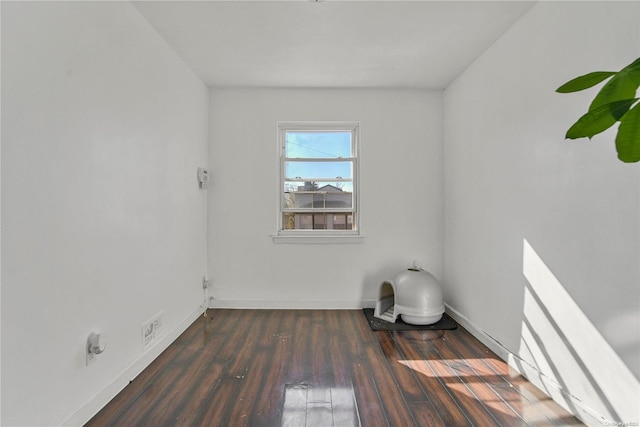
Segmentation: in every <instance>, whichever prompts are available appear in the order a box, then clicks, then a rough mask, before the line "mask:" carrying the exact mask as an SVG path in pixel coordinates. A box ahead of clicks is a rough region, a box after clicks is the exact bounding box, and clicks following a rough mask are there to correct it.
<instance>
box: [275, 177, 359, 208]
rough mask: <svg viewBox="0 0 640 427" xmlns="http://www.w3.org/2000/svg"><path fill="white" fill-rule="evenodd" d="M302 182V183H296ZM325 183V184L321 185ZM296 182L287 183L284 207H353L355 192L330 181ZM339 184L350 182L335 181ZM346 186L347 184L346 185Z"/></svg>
mask: <svg viewBox="0 0 640 427" xmlns="http://www.w3.org/2000/svg"><path fill="white" fill-rule="evenodd" d="M294 184H301V185H297V186H296V185H294ZM321 184H324V185H321ZM321 184H318V183H314V182H296V183H285V193H284V200H283V207H284V208H293V209H296V208H303V209H309V208H319V209H327V208H347V209H351V208H352V207H353V193H352V192H351V191H346V190H341V189H340V188H339V187H337V186H334V185H332V184H330V183H321ZM333 184H337V185H341V184H351V183H350V182H349V183H342V182H340V183H333ZM344 187H346V186H344Z"/></svg>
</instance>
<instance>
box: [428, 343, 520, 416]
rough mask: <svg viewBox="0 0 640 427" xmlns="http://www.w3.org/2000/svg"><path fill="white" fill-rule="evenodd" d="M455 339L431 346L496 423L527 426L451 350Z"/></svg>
mask: <svg viewBox="0 0 640 427" xmlns="http://www.w3.org/2000/svg"><path fill="white" fill-rule="evenodd" d="M455 341H456V340H455V339H448V340H437V341H434V343H433V346H434V348H435V349H436V351H437V352H438V354H439V356H440V359H442V360H443V361H444V362H445V363H446V364H447V365H448V367H449V369H450V370H451V372H452V373H453V374H455V375H456V376H457V377H458V378H459V379H460V381H461V382H462V383H464V384H465V385H466V387H467V389H468V390H469V392H470V393H471V394H472V395H473V396H475V399H476V401H478V402H479V403H480V404H481V405H482V406H483V407H484V408H485V410H486V411H487V412H488V413H489V414H490V415H491V417H492V418H493V419H495V420H496V421H497V423H498V424H500V425H503V426H527V423H526V422H524V420H523V419H522V418H521V417H520V416H519V415H518V414H517V413H516V412H514V410H513V409H512V407H511V406H509V405H508V404H507V403H506V402H505V401H504V400H503V399H502V398H501V397H500V394H499V393H498V392H496V391H495V390H494V389H493V388H492V387H491V386H490V385H489V384H488V383H487V382H486V380H485V379H484V378H482V377H481V376H480V375H479V374H478V373H477V372H476V371H474V370H473V368H472V367H471V366H470V365H469V364H467V363H466V361H465V359H464V358H463V357H462V356H460V354H458V353H457V352H456V351H454V350H453V346H454V345H455Z"/></svg>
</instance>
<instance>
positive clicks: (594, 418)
mask: <svg viewBox="0 0 640 427" xmlns="http://www.w3.org/2000/svg"><path fill="white" fill-rule="evenodd" d="M445 307H446V312H447V314H448V315H449V316H451V318H452V319H453V320H455V321H456V322H458V324H459V325H460V326H462V327H463V328H465V329H466V330H467V331H469V333H471V335H473V336H474V337H476V338H477V339H478V341H480V342H481V343H482V344H484V345H486V346H487V347H488V348H489V349H490V350H491V351H493V352H494V353H495V354H496V355H498V357H500V358H501V359H502V360H504V361H505V362H506V363H507V364H508V365H509V366H510V367H511V368H513V369H514V370H515V371H517V372H518V373H519V374H521V375H522V376H523V377H525V378H526V379H527V380H528V381H529V382H531V384H533V385H535V386H536V387H538V388H539V389H540V391H542V392H543V393H544V394H546V395H547V396H549V397H550V398H551V399H553V400H554V401H555V402H556V403H558V404H559V405H560V406H562V407H563V408H564V409H565V410H567V411H568V412H569V413H571V414H572V415H573V416H575V417H576V418H578V419H579V420H580V421H582V422H583V423H585V424H586V425H588V426H591V427H597V426H607V425H608V426H611V425H618V424H616V423H615V422H613V421H609V420H607V419H606V418H605V417H603V416H602V415H600V414H598V413H596V412H595V411H594V410H592V409H591V408H589V407H588V406H586V405H585V404H584V403H583V402H582V401H581V400H580V399H578V398H577V397H576V396H574V395H572V394H571V393H569V392H568V391H567V390H565V389H564V388H563V387H562V386H561V385H560V384H558V383H557V382H556V381H554V380H552V379H551V378H549V377H548V376H546V375H545V374H544V373H543V372H541V371H539V370H538V369H536V368H535V367H534V366H533V365H531V364H529V363H527V362H526V361H525V360H523V359H521V358H520V357H519V356H518V355H516V354H514V353H512V352H511V351H509V350H508V349H507V348H506V347H504V346H503V345H502V344H500V342H498V341H497V340H495V339H494V338H493V337H492V336H491V335H489V334H487V333H486V332H485V331H483V330H482V329H480V328H479V327H478V326H477V325H476V324H474V323H473V322H471V321H470V320H469V319H468V318H467V317H465V316H464V315H462V314H461V313H460V312H458V311H457V310H456V309H454V308H453V307H451V306H450V305H448V304H445Z"/></svg>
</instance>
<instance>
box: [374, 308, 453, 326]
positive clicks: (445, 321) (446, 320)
mask: <svg viewBox="0 0 640 427" xmlns="http://www.w3.org/2000/svg"><path fill="white" fill-rule="evenodd" d="M362 311H363V312H364V315H365V316H366V318H367V321H368V322H369V326H371V329H372V330H374V331H440V330H443V329H456V328H457V327H458V325H457V324H456V322H455V321H454V320H453V319H452V318H451V317H449V315H448V314H447V313H444V314H443V315H442V319H440V320H439V321H437V322H436V323H434V324H432V325H410V324H408V323H405V322H403V321H402V319H401V318H400V316H398V318H397V319H396V323H391V322H387V321H386V320H382V319H378V318H377V317H374V315H373V308H363V309H362Z"/></svg>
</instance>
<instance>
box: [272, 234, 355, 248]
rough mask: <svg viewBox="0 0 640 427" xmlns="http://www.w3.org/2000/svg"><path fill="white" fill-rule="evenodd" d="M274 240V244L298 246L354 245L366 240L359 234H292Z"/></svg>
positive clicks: (275, 237) (274, 237) (276, 236)
mask: <svg viewBox="0 0 640 427" xmlns="http://www.w3.org/2000/svg"><path fill="white" fill-rule="evenodd" d="M271 237H272V238H273V243H278V244H280V243H284V244H298V245H322V244H337V245H342V244H354V243H362V242H363V240H364V236H361V235H358V234H350V235H347V236H340V235H335V234H332V235H325V236H317V235H309V234H304V235H297V236H296V235H290V234H286V235H283V234H280V235H274V236H271Z"/></svg>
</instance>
